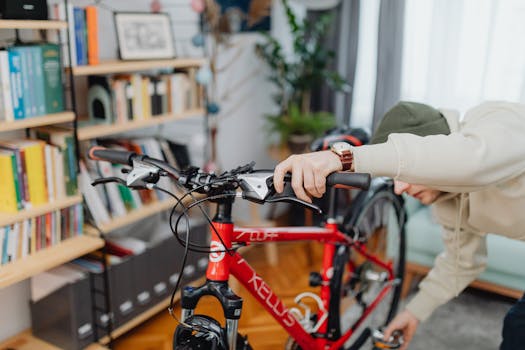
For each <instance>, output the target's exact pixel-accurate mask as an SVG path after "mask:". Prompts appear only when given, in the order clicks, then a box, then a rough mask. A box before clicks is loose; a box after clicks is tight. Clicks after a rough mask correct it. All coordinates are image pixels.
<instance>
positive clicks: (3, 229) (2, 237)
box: [0, 226, 5, 265]
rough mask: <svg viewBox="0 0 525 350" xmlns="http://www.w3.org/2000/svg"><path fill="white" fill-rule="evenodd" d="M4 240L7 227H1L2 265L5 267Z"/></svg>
mask: <svg viewBox="0 0 525 350" xmlns="http://www.w3.org/2000/svg"><path fill="white" fill-rule="evenodd" d="M4 238H5V227H2V226H0V265H3V259H4V249H3V247H4Z"/></svg>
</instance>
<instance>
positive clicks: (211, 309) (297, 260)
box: [113, 243, 322, 350]
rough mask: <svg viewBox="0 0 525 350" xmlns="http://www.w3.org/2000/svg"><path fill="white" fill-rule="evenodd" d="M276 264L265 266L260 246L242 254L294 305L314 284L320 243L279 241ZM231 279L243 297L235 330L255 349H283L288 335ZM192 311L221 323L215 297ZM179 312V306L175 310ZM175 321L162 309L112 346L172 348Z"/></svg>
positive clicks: (134, 349) (154, 349)
mask: <svg viewBox="0 0 525 350" xmlns="http://www.w3.org/2000/svg"><path fill="white" fill-rule="evenodd" d="M278 251H279V264H278V266H274V267H272V266H269V265H268V263H267V262H266V258H265V254H264V248H263V247H262V246H258V247H254V248H253V249H252V250H250V251H249V252H247V253H246V254H245V257H246V260H247V261H248V262H249V263H250V264H251V265H252V266H253V267H254V268H255V269H256V271H257V272H258V273H259V274H260V275H261V276H262V277H263V278H264V280H265V281H266V282H267V283H268V284H269V285H270V286H271V288H272V289H273V290H274V292H275V293H276V294H277V295H278V296H279V297H280V298H281V299H282V300H283V302H284V303H285V304H286V306H288V307H290V306H295V303H294V298H295V296H297V295H298V294H299V293H302V292H305V291H315V290H316V289H317V288H315V289H314V288H311V287H309V286H308V275H309V273H310V272H311V271H318V270H319V268H320V261H321V253H322V247H321V246H320V245H315V246H314V245H313V244H306V243H280V244H279V245H278ZM235 282H236V281H232V283H231V285H232V288H233V289H234V291H235V292H236V293H237V294H238V295H240V296H241V297H242V298H243V299H244V307H243V314H242V316H241V319H240V321H239V332H240V333H241V334H248V340H249V342H250V344H251V345H252V347H253V348H254V349H255V350H270V349H272V350H274V349H283V348H284V344H285V342H286V340H287V338H288V336H287V334H286V333H285V332H284V331H283V329H282V328H281V327H280V325H279V324H278V323H277V322H276V321H275V320H273V318H271V316H269V315H268V314H267V313H266V312H265V311H264V309H263V308H262V307H260V306H259V305H258V304H257V303H256V302H255V300H254V299H253V298H252V297H251V296H250V295H249V294H248V293H247V292H246V291H244V290H242V289H241V288H239V287H238V285H237V284H236V283H235ZM196 313H202V314H207V315H210V316H213V317H215V318H216V319H218V320H220V321H221V322H222V323H223V324H224V317H223V315H222V312H221V310H220V307H219V304H218V302H217V301H216V300H214V299H212V298H210V299H202V300H201V303H200V304H199V306H198V308H197V310H196ZM176 315H180V309H177V310H176ZM176 326H177V322H176V321H175V320H174V319H173V318H171V316H170V315H169V314H168V312H167V311H166V312H162V313H160V314H158V315H157V316H155V317H154V318H152V319H150V320H149V321H147V322H146V323H144V324H142V325H141V326H139V327H137V328H135V329H134V330H133V331H130V332H129V333H127V334H125V335H123V336H121V337H120V338H119V339H117V340H116V341H115V343H114V344H113V348H114V349H116V350H172V335H173V331H174V329H175V327H176Z"/></svg>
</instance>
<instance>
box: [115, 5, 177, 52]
mask: <svg viewBox="0 0 525 350" xmlns="http://www.w3.org/2000/svg"><path fill="white" fill-rule="evenodd" d="M115 27H116V29H117V41H118V47H119V56H120V58H121V59H123V60H140V59H163V58H173V57H174V56H175V46H174V42H173V35H172V30H171V23H170V18H169V16H168V15H167V14H165V13H149V12H144V13H141V12H117V13H115Z"/></svg>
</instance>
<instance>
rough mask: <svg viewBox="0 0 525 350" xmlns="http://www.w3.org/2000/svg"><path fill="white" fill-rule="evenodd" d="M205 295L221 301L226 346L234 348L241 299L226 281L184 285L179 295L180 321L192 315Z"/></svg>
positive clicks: (233, 349)
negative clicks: (191, 285)
mask: <svg viewBox="0 0 525 350" xmlns="http://www.w3.org/2000/svg"><path fill="white" fill-rule="evenodd" d="M205 295H211V296H214V297H215V298H217V299H218V300H219V302H220V303H221V305H222V309H223V311H224V317H225V318H226V336H227V339H228V346H229V348H230V350H235V349H236V344H237V331H238V325H239V318H240V317H241V310H242V303H243V299H242V298H241V297H239V296H238V295H236V294H235V293H234V292H233V291H232V290H231V289H230V287H229V286H228V283H227V282H225V281H224V282H223V281H219V282H215V281H210V280H207V281H206V282H205V283H204V284H203V285H201V286H199V287H190V286H188V287H185V288H184V289H183V290H182V296H181V306H182V314H181V318H182V322H185V321H186V320H187V319H188V318H189V317H191V316H193V314H194V311H195V308H196V307H197V304H198V302H199V300H200V298H202V297H203V296H205Z"/></svg>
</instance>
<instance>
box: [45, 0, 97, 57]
mask: <svg viewBox="0 0 525 350" xmlns="http://www.w3.org/2000/svg"><path fill="white" fill-rule="evenodd" d="M97 11H98V10H97V7H96V6H86V7H85V8H82V7H77V6H73V4H71V3H69V4H68V6H67V7H66V5H65V4H64V2H61V3H59V4H53V5H50V6H49V11H48V13H49V19H53V20H60V21H66V20H68V29H67V31H68V32H66V30H65V29H64V30H63V31H62V33H61V37H62V38H67V35H68V34H69V38H70V40H69V41H65V42H64V43H63V45H62V54H63V56H64V58H65V60H64V61H65V65H66V66H67V67H70V66H71V67H76V66H77V65H78V66H80V65H87V64H98V63H99V47H98V12H97ZM69 55H71V62H69V57H70V56H69Z"/></svg>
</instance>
